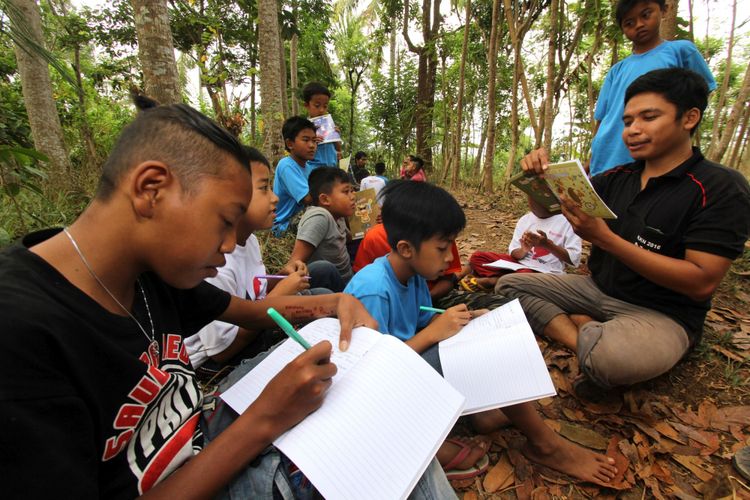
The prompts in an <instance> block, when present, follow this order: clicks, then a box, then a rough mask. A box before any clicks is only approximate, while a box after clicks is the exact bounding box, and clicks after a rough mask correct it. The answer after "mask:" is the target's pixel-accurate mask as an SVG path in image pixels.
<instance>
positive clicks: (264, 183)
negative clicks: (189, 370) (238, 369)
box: [185, 146, 338, 373]
mask: <svg viewBox="0 0 750 500" xmlns="http://www.w3.org/2000/svg"><path fill="white" fill-rule="evenodd" d="M244 150H245V152H246V154H247V156H248V158H249V160H250V171H251V174H252V185H253V196H252V199H251V201H250V204H249V205H248V209H247V212H245V214H244V215H243V216H242V217H241V218H240V220H239V221H238V222H237V246H236V247H235V249H234V251H233V252H232V253H231V254H228V255H227V256H226V261H227V262H226V264H225V265H224V266H223V267H221V268H219V269H218V275H217V276H215V277H212V278H208V279H207V280H206V281H208V282H209V283H211V284H212V285H215V286H216V287H218V288H221V289H222V290H224V291H226V292H229V293H230V294H232V295H235V296H237V297H240V298H245V299H250V300H262V299H264V298H266V297H277V296H282V295H295V294H320V293H331V291H330V290H329V289H327V288H326V285H327V284H328V282H329V281H330V280H331V276H333V279H338V271H337V270H336V268H335V267H334V266H333V264H331V263H329V262H324V261H318V262H315V263H311V265H310V266H309V267H308V266H306V265H305V263H304V262H301V261H292V262H290V263H289V264H287V265H286V266H285V267H284V268H283V269H282V270H281V271H280V273H281V274H280V275H279V276H281V277H273V278H268V277H265V276H266V266H265V265H264V264H263V258H262V255H261V249H260V244H259V243H258V238H257V237H256V236H255V234H254V233H255V231H258V230H263V229H270V228H271V225H272V224H273V219H274V216H275V215H276V203H277V202H278V201H279V198H278V197H277V196H276V194H275V193H274V192H273V191H272V190H271V166H270V164H269V163H268V160H267V159H266V157H265V156H263V154H261V152H260V151H258V150H257V149H255V148H251V147H247V146H245V147H244ZM284 275H286V276H287V277H285V278H284V277H283V276H284ZM259 333H260V330H248V329H246V328H240V327H238V326H237V325H232V324H229V323H225V322H222V321H214V322H212V323H210V324H208V325H206V326H205V327H204V328H202V329H201V330H200V331H199V332H198V333H197V334H195V335H192V336H190V337H188V338H187V339H186V340H185V347H186V348H187V351H188V354H189V355H190V362H191V363H192V365H193V368H196V369H197V368H198V367H200V366H202V365H203V364H204V363H205V362H206V361H207V360H209V359H210V360H211V361H212V362H213V363H209V364H213V365H214V366H217V365H218V366H221V365H224V364H226V363H230V362H231V361H232V360H233V359H245V358H248V357H250V356H252V355H255V354H258V353H260V352H263V351H265V350H267V349H269V348H270V347H271V346H272V345H273V344H275V343H276V342H277V341H278V340H279V338H278V337H276V336H273V335H270V336H268V335H263V336H262V337H260V338H259V337H258V335H259ZM208 372H209V373H211V370H209V371H208Z"/></svg>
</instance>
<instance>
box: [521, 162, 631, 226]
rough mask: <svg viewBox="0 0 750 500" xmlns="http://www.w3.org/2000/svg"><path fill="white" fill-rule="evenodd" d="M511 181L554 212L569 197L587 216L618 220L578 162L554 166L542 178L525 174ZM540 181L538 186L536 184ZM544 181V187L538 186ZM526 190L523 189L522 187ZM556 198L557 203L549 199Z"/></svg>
mask: <svg viewBox="0 0 750 500" xmlns="http://www.w3.org/2000/svg"><path fill="white" fill-rule="evenodd" d="M521 178H523V180H519V176H515V177H514V178H513V179H511V184H513V185H514V186H516V187H517V188H519V189H520V190H521V191H523V192H525V193H527V194H529V195H530V196H531V197H532V198H534V199H535V200H536V201H538V202H539V203H540V204H542V205H543V206H545V207H547V208H548V209H549V210H550V211H551V212H553V213H557V212H559V210H560V203H559V201H560V199H559V198H560V196H561V195H565V196H566V197H567V198H568V199H570V200H573V201H574V202H575V203H577V204H578V205H579V206H580V207H581V210H583V212H585V213H586V214H588V215H590V216H592V217H601V218H603V219H616V218H617V215H615V213H614V212H612V210H610V208H609V207H608V206H607V205H606V204H605V203H604V201H602V199H601V198H600V197H599V195H598V194H597V193H596V190H595V189H594V186H592V185H591V181H589V178H588V175H586V171H585V170H584V169H583V167H582V166H581V163H580V162H579V161H578V160H571V161H564V162H560V163H551V164H550V165H549V168H548V169H547V171H546V172H545V173H544V174H543V175H542V176H531V177H525V178H524V175H523V174H521ZM534 180H536V181H537V182H534ZM540 180H542V181H543V184H542V183H540V182H538V181H540ZM522 186H523V187H522ZM550 194H551V195H552V196H554V198H555V202H551V201H550V197H549V195H550Z"/></svg>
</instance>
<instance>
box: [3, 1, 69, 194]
mask: <svg viewBox="0 0 750 500" xmlns="http://www.w3.org/2000/svg"><path fill="white" fill-rule="evenodd" d="M9 3H10V5H11V6H12V7H13V8H14V9H15V11H14V12H15V14H17V15H11V22H12V23H13V28H14V29H15V30H18V31H20V32H23V33H24V37H23V38H25V39H26V40H28V41H29V43H28V44H23V45H21V44H19V42H18V41H17V42H16V43H15V44H14V45H13V50H14V52H15V54H16V61H17V62H18V72H19V74H20V76H21V88H22V92H23V99H24V102H25V104H26V112H27V114H28V116H29V126H30V127H31V135H32V137H33V138H34V147H35V148H36V149H37V150H39V151H40V152H42V153H44V154H45V155H46V156H47V158H49V161H50V165H51V167H52V168H51V172H50V177H52V178H54V179H55V180H57V181H63V183H66V182H67V181H66V176H67V174H68V173H69V172H70V167H71V165H70V159H69V158H68V151H67V148H66V147H65V141H64V140H63V130H62V126H61V125H60V117H59V115H58V114H57V108H56V107H55V100H54V98H53V97H52V82H51V79H50V74H49V67H48V66H47V61H46V60H45V59H44V58H43V57H42V56H41V54H40V53H39V51H38V50H36V48H35V47H42V48H43V47H44V38H43V35H42V20H41V15H40V11H39V5H37V3H36V1H35V0H9ZM32 45H33V46H32Z"/></svg>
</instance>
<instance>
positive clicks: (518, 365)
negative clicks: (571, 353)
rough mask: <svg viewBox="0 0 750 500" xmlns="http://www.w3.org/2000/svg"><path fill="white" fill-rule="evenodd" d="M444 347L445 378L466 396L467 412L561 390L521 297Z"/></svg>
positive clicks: (472, 324)
mask: <svg viewBox="0 0 750 500" xmlns="http://www.w3.org/2000/svg"><path fill="white" fill-rule="evenodd" d="M439 349H440V363H441V365H442V367H443V374H444V376H445V379H446V380H448V381H449V382H450V383H451V385H452V386H453V387H455V388H456V389H457V390H458V392H460V393H461V394H463V395H464V396H465V397H466V408H465V410H464V414H465V415H466V414H469V413H476V412H479V411H483V410H488V409H491V408H502V407H503V406H509V405H513V404H517V403H523V402H525V401H533V400H535V399H540V398H543V397H547V396H553V395H555V394H556V392H555V386H554V384H553V383H552V379H551V378H550V376H549V372H548V370H547V365H546V364H545V362H544V357H543V356H542V353H541V351H540V350H539V346H538V345H537V343H536V340H535V339H534V333H533V332H532V331H531V327H530V326H529V323H528V321H526V316H525V315H524V313H523V309H522V308H521V304H520V302H518V300H514V301H512V302H509V303H507V304H505V305H503V306H502V307H499V308H497V309H495V310H493V311H490V312H489V313H487V314H485V315H483V316H480V317H478V318H476V319H474V320H472V321H471V322H469V324H467V325H466V326H465V327H464V328H462V329H461V331H460V332H459V333H457V334H456V335H454V336H453V337H450V338H448V339H446V340H444V341H442V342H440V345H439Z"/></svg>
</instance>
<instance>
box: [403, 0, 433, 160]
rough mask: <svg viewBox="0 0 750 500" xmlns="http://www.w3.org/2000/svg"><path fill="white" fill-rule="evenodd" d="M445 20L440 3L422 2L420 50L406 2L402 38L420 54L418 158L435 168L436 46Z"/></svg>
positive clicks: (413, 50) (417, 107) (425, 0)
mask: <svg viewBox="0 0 750 500" xmlns="http://www.w3.org/2000/svg"><path fill="white" fill-rule="evenodd" d="M442 20H443V17H442V16H441V15H440V0H422V19H421V26H422V45H420V46H417V45H415V44H414V43H413V42H412V41H411V37H410V36H409V0H405V1H404V23H403V26H402V34H403V36H404V40H405V41H406V45H407V47H409V51H410V52H413V53H414V54H417V56H418V61H419V66H418V74H419V77H418V79H417V105H416V127H417V154H418V155H419V156H421V157H422V159H423V160H424V161H425V166H426V168H427V169H428V170H429V169H430V168H431V167H432V116H433V108H434V105H435V76H436V75H437V66H438V60H437V49H436V47H435V43H436V41H437V37H438V33H439V31H440V24H441V23H442Z"/></svg>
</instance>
